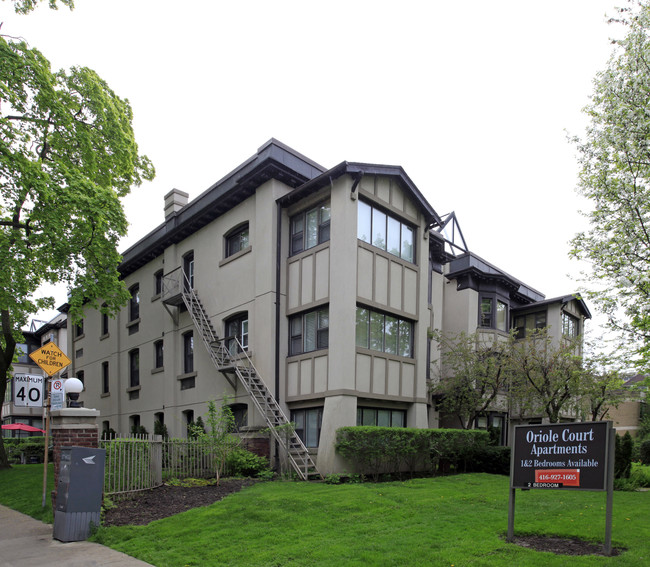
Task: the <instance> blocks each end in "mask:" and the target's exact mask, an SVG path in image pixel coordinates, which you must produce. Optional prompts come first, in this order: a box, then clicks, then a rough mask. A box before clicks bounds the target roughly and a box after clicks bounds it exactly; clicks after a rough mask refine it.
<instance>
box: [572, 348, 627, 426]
mask: <svg viewBox="0 0 650 567" xmlns="http://www.w3.org/2000/svg"><path fill="white" fill-rule="evenodd" d="M609 363H610V359H609V358H608V357H607V356H605V355H602V354H601V355H593V356H590V357H585V359H584V360H583V373H582V379H581V389H582V404H583V412H584V415H585V417H586V418H587V419H590V420H591V421H600V420H602V419H605V418H606V417H607V413H608V412H609V410H610V408H612V407H618V404H619V403H621V402H622V401H623V400H624V399H625V396H626V395H629V393H628V392H626V391H625V388H624V387H623V384H624V382H625V381H624V380H623V378H621V376H620V374H619V372H618V370H617V369H615V368H612V367H611V366H610V365H609Z"/></svg>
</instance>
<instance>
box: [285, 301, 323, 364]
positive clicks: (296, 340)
mask: <svg viewBox="0 0 650 567" xmlns="http://www.w3.org/2000/svg"><path fill="white" fill-rule="evenodd" d="M312 316H314V317H315V326H314V327H313V333H310V332H309V329H310V321H309V319H310V318H311V317H312ZM324 322H326V323H327V326H324V325H322V323H324ZM308 340H310V342H311V345H313V347H312V346H310V344H309V343H307V341H308ZM328 348H329V305H324V306H321V307H317V308H316V309H311V310H309V311H305V312H304V313H300V314H297V315H292V316H291V317H289V356H296V355H299V354H306V353H310V352H315V351H318V350H325V349H328Z"/></svg>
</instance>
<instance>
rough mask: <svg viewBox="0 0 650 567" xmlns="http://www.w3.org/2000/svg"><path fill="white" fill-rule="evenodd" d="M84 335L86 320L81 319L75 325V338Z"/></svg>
mask: <svg viewBox="0 0 650 567" xmlns="http://www.w3.org/2000/svg"><path fill="white" fill-rule="evenodd" d="M83 335H84V320H83V319H80V320H79V322H78V323H75V326H74V338H75V339H79V338H81V337H83Z"/></svg>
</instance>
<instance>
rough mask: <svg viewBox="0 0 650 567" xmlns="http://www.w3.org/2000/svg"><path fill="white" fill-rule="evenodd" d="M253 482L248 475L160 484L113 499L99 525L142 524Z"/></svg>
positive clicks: (199, 504) (206, 501) (216, 498)
mask: <svg viewBox="0 0 650 567" xmlns="http://www.w3.org/2000/svg"><path fill="white" fill-rule="evenodd" d="M255 482H256V481H255V480H252V479H250V478H244V479H239V478H236V479H224V480H222V481H221V482H220V483H219V486H217V485H209V486H192V487H185V486H169V485H163V486H161V487H159V488H153V489H151V490H143V491H142V492H135V493H133V494H129V495H125V496H122V497H116V498H113V499H112V500H113V503H114V504H115V506H114V507H112V508H110V509H109V510H106V511H105V512H104V516H103V520H102V525H103V526H144V525H145V524H148V523H149V522H153V521H154V520H160V519H161V518H167V517H169V516H173V515H175V514H180V513H181V512H185V511H187V510H190V509H192V508H198V507H199V506H209V505H210V504H213V503H214V502H217V501H218V500H221V499H222V498H225V497H226V496H228V495H229V494H233V493H234V492H239V491H240V490H241V489H242V488H244V487H245V486H250V485H251V484H254V483H255Z"/></svg>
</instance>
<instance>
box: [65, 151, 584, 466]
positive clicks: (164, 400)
mask: <svg viewBox="0 0 650 567" xmlns="http://www.w3.org/2000/svg"><path fill="white" fill-rule="evenodd" d="M164 206H165V221H164V222H163V223H162V224H161V225H160V226H158V227H156V228H154V229H153V230H152V231H151V232H150V233H149V234H148V235H147V236H145V237H144V238H143V239H142V240H140V241H139V242H137V243H136V244H135V245H133V246H132V247H131V248H129V249H128V250H126V251H125V252H124V255H123V261H122V264H121V266H120V270H121V274H122V277H123V279H124V282H125V283H126V285H127V287H128V289H129V290H130V292H131V297H132V298H131V301H130V302H129V304H128V305H127V306H125V307H124V308H123V309H122V311H121V312H120V313H119V314H118V315H117V316H116V317H115V318H108V317H107V316H104V315H102V314H101V312H100V311H98V310H88V311H87V312H86V313H85V314H84V320H83V325H82V326H81V327H77V328H75V329H74V331H73V332H72V333H70V335H69V343H70V344H69V349H68V352H69V353H71V355H72V356H71V357H70V358H71V359H72V366H71V368H70V369H69V371H70V372H71V374H74V375H76V376H81V377H82V378H83V381H84V384H85V390H84V392H83V393H82V394H81V398H80V400H81V401H83V403H84V404H85V406H86V407H93V408H96V409H98V410H99V411H100V414H101V418H100V420H101V422H102V427H103V428H104V429H109V428H110V429H114V430H115V431H118V432H122V433H127V432H128V431H129V430H131V429H132V428H133V427H144V428H146V429H147V430H148V431H149V432H153V430H154V423H155V422H156V421H158V422H160V423H164V424H165V427H166V428H167V430H168V431H169V433H170V434H171V435H173V436H185V435H186V432H187V425H188V424H189V423H191V422H193V421H194V420H195V419H196V418H197V417H198V416H203V415H204V414H205V413H206V408H207V405H206V402H207V401H208V400H222V399H224V398H227V399H228V402H229V403H230V404H231V407H232V409H233V412H234V413H235V417H236V420H237V423H238V427H239V429H240V431H243V432H245V433H246V434H247V435H250V436H256V435H257V436H263V435H264V434H263V433H262V431H263V430H267V431H268V430H269V428H270V430H271V431H272V432H273V431H279V430H282V429H283V428H282V426H283V425H284V424H286V423H287V422H293V424H295V432H294V434H292V436H291V439H288V440H287V439H284V440H283V435H285V434H282V435H276V440H277V441H278V446H280V452H282V451H285V452H286V453H287V454H288V455H289V456H290V458H291V459H292V462H294V463H295V464H294V467H297V468H301V467H304V470H307V468H308V467H312V466H313V465H314V463H315V464H316V465H317V467H318V470H319V471H320V473H322V474H327V473H329V472H341V471H343V470H344V469H345V464H344V463H342V462H341V461H340V459H339V457H338V456H337V454H336V452H335V449H334V445H335V436H336V430H337V429H338V428H339V427H342V426H349V425H357V424H364V425H383V426H395V427H403V426H408V427H420V428H426V427H437V426H438V424H439V419H438V417H439V416H438V415H437V412H436V411H435V406H434V404H432V400H431V395H430V393H429V382H428V380H429V378H430V362H431V361H430V355H431V345H430V339H429V333H428V331H430V330H431V329H433V328H441V329H447V330H455V329H458V330H466V331H469V332H472V331H474V330H476V329H477V328H483V329H489V330H491V331H494V332H502V333H507V331H508V330H509V328H510V327H511V326H512V325H523V326H525V325H527V324H528V321H529V320H531V321H532V320H534V321H535V325H536V326H541V325H542V322H545V323H546V324H547V325H551V326H552V327H553V326H557V327H556V328H557V329H561V328H562V325H563V324H566V325H567V326H568V327H570V328H571V332H575V333H580V332H581V330H582V325H583V323H584V319H585V318H587V317H589V312H588V310H587V308H586V306H585V305H584V303H583V302H582V301H581V300H579V299H575V298H574V297H573V296H570V295H567V296H566V297H562V298H556V299H552V300H546V299H545V297H544V296H543V295H542V294H541V293H539V292H537V291H535V290H534V289H532V288H530V287H529V286H526V285H525V284H523V283H522V282H519V281H518V280H516V279H515V278H513V277H511V276H510V275H508V274H506V273H504V272H503V271H501V270H499V269H498V268H496V267H495V266H492V265H491V264H489V263H488V262H486V261H484V260H483V259H481V258H479V257H478V256H476V255H475V254H473V253H472V252H470V251H469V250H468V249H467V246H466V245H465V242H464V239H463V237H462V232H461V230H460V227H459V224H458V222H457V219H456V218H455V216H454V215H453V213H452V214H450V215H446V216H444V217H441V216H440V215H439V214H438V213H437V212H436V211H435V210H434V208H433V207H432V205H431V204H430V203H429V202H428V201H427V200H426V199H425V198H424V196H423V195H422V193H421V192H420V190H419V189H418V188H417V187H416V186H415V184H414V183H413V182H412V180H411V179H410V178H409V177H408V175H407V174H406V172H405V171H404V170H403V169H402V168H401V167H397V166H387V165H376V164H365V163H354V162H343V163H341V164H339V165H337V166H335V167H333V168H331V169H326V168H324V167H322V166H320V165H318V164H317V163H316V162H314V161H312V160H310V159H309V158H307V157H305V156H303V155H301V154H299V153H298V152H296V151H294V150H293V149H291V148H289V147H287V146H286V145H284V144H282V143H280V142H278V141H277V140H274V139H272V140H270V141H269V142H267V143H266V144H264V145H263V146H262V147H260V148H259V150H258V151H257V153H256V154H255V155H253V156H252V157H251V158H250V159H248V160H247V161H245V162H244V163H242V164H241V165H240V166H238V167H237V168H236V169H235V170H233V171H232V172H231V173H229V174H228V175H226V176H225V177H224V178H222V179H220V180H219V181H217V182H216V183H215V184H214V185H212V186H211V187H209V188H208V189H207V190H206V191H205V192H204V193H202V194H201V195H199V196H198V197H197V198H195V199H193V200H192V201H191V202H188V195H187V194H186V193H183V192H182V191H179V190H176V189H174V190H172V191H170V192H169V193H168V195H167V196H166V197H165V204H164ZM506 417H507V416H506ZM284 430H285V431H286V428H284ZM256 432H257V433H256ZM285 437H286V435H285ZM274 445H275V444H274V443H271V444H270V448H271V450H272V451H273V450H274V449H273V448H274Z"/></svg>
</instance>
